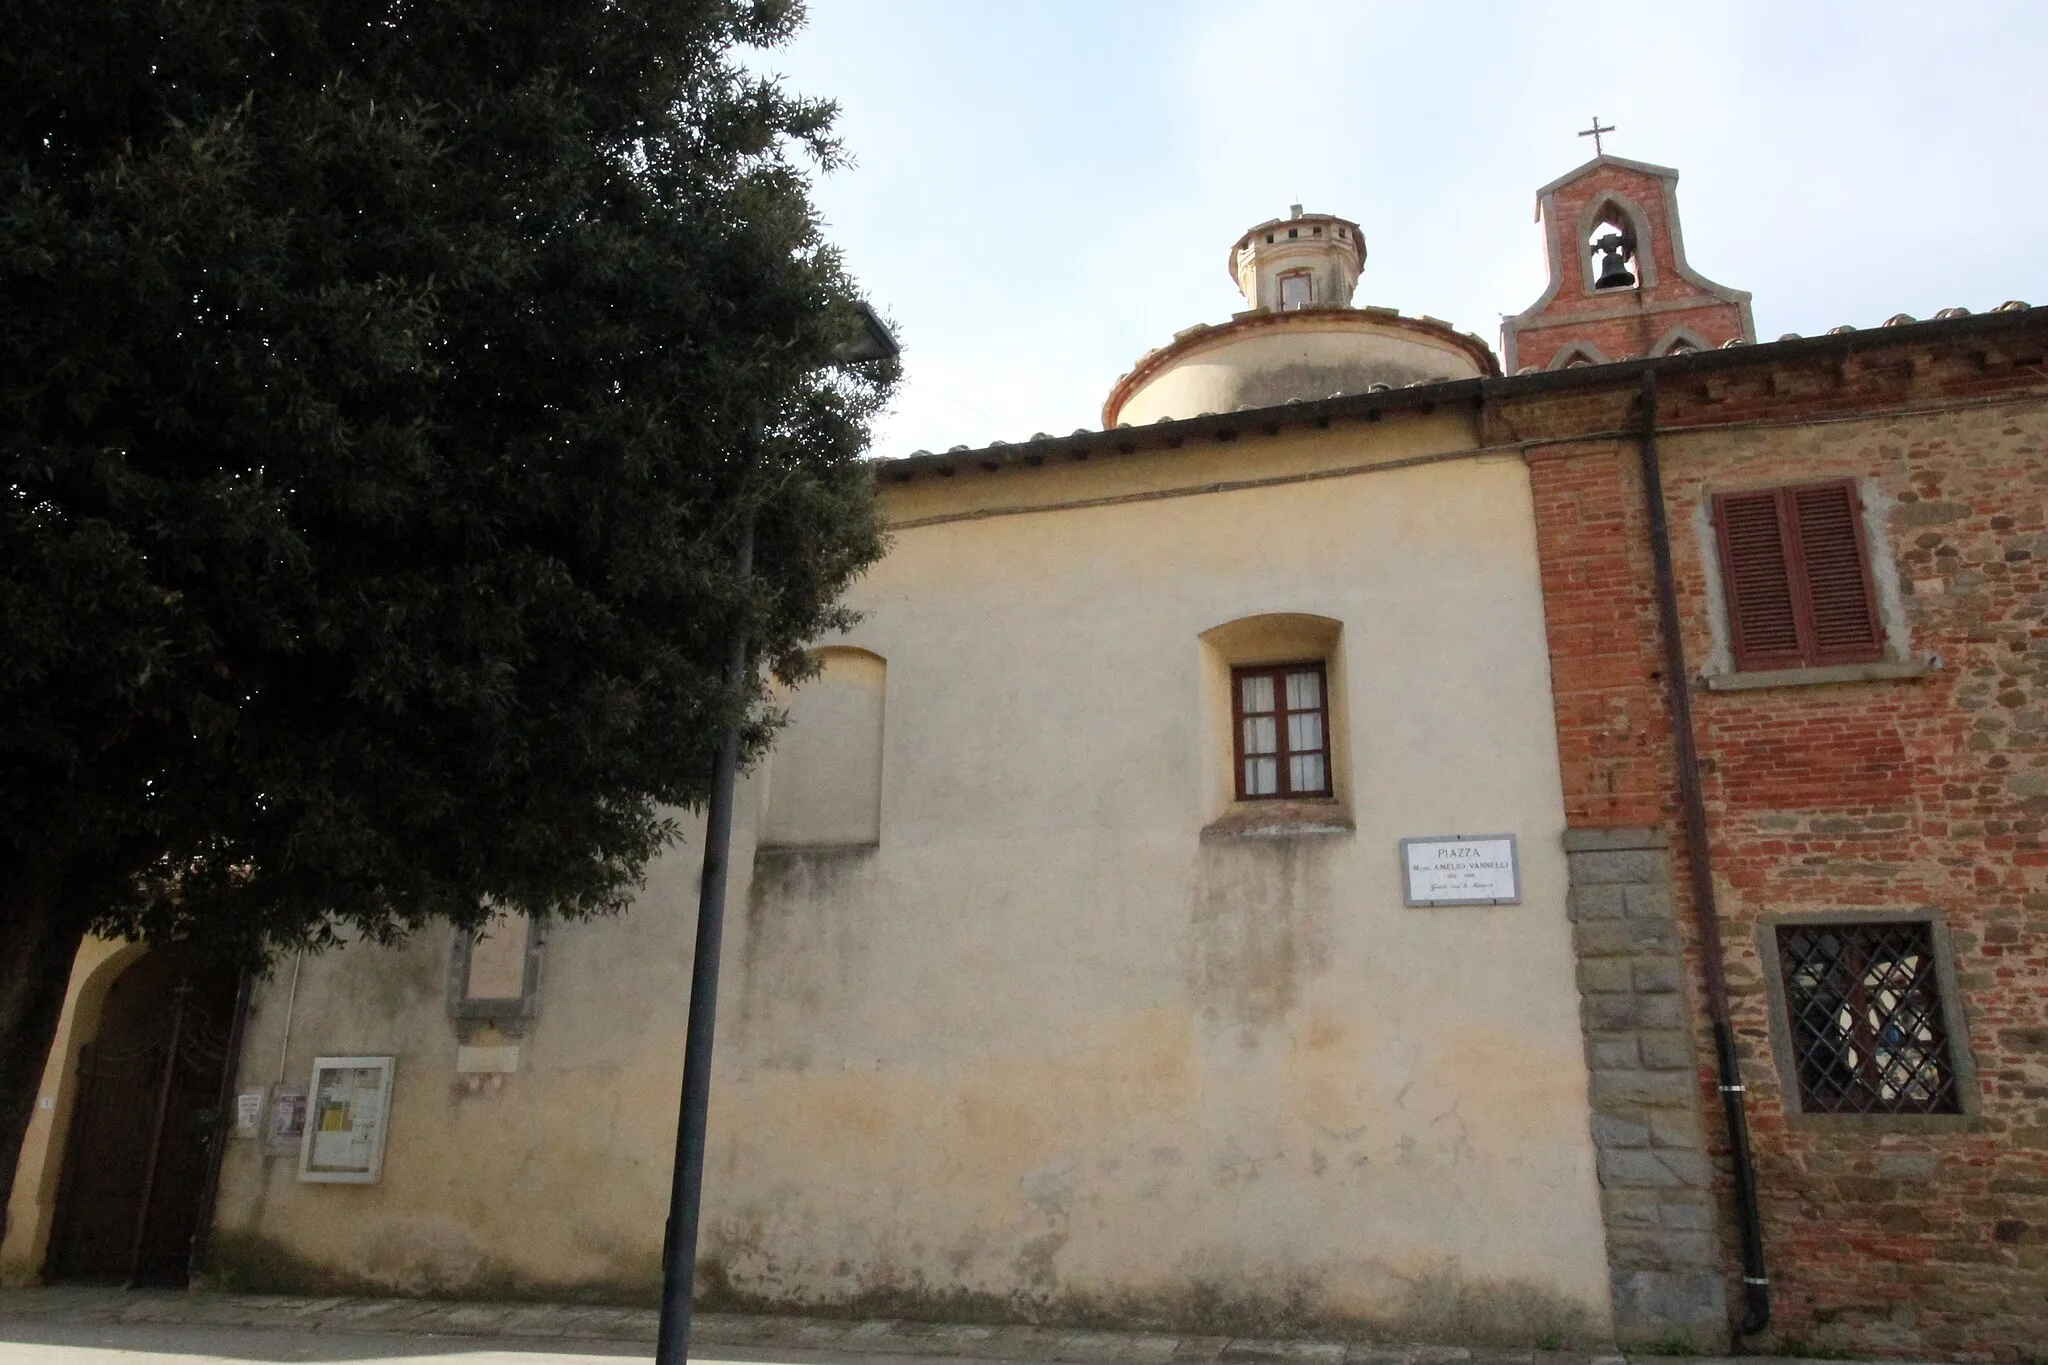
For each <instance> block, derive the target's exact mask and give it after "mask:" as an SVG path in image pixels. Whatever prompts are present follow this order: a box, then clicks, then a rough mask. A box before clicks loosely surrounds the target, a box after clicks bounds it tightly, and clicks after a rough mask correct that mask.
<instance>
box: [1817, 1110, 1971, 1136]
mask: <svg viewBox="0 0 2048 1365" xmlns="http://www.w3.org/2000/svg"><path fill="white" fill-rule="evenodd" d="M1785 1126H1786V1127H1787V1128H1789V1129H1792V1130H1794V1131H1796V1132H1806V1133H1838V1134H1840V1135H1842V1136H1844V1137H1851V1136H1863V1137H1875V1136H1878V1135H1881V1134H1885V1133H1900V1134H1912V1133H1921V1134H1932V1133H1974V1132H1978V1131H1980V1130H1981V1129H1982V1128H1983V1126H1984V1125H1983V1123H1982V1122H1981V1121H1980V1120H1979V1119H1978V1117H1977V1116H1976V1115H1975V1114H1799V1113H1787V1114H1786V1115H1785Z"/></svg>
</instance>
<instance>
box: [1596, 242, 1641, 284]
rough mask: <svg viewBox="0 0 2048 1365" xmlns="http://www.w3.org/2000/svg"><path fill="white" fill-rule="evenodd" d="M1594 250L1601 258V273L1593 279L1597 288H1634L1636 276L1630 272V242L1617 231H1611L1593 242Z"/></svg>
mask: <svg viewBox="0 0 2048 1365" xmlns="http://www.w3.org/2000/svg"><path fill="white" fill-rule="evenodd" d="M1593 252H1594V254H1595V255H1597V256H1598V257H1599V258H1600V274H1599V277H1598V278H1597V279H1595V280H1594V281H1593V287H1594V288H1595V289H1633V288H1635V284H1636V277H1635V276H1634V275H1631V274H1630V273H1629V269H1628V258H1629V249H1628V243H1627V242H1625V241H1623V240H1622V238H1621V236H1620V235H1619V234H1617V233H1609V234H1608V235H1607V236H1605V237H1602V238H1601V239H1600V240H1599V241H1597V242H1595V243H1593Z"/></svg>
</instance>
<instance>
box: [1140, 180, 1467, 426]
mask: <svg viewBox="0 0 2048 1365" xmlns="http://www.w3.org/2000/svg"><path fill="white" fill-rule="evenodd" d="M1364 267H1365V237H1364V234H1362V233H1361V232H1360V231H1359V230H1358V225H1357V224H1356V223H1353V222H1351V221H1349V220H1348V219H1344V218H1338V217H1335V216H1333V215H1331V214H1325V213H1310V214H1305V213H1303V212H1302V210H1301V205H1299V204H1296V205H1295V206H1294V208H1293V211H1292V212H1291V213H1290V215H1289V216H1288V217H1286V218H1275V219H1273V220H1272V221H1270V222H1265V223H1261V224H1259V225H1258V226H1257V227H1255V228H1251V229H1249V230H1248V231H1246V232H1245V234H1244V235H1243V236H1242V237H1240V238H1238V240H1237V244H1236V245H1235V246H1234V247H1232V248H1231V252H1230V274H1231V278H1232V279H1233V280H1234V281H1236V283H1237V286H1238V289H1239V291H1240V292H1242V293H1243V295H1244V298H1245V302H1246V303H1248V304H1249V305H1251V307H1250V309H1249V310H1248V311H1246V312H1243V313H1239V314H1237V315H1236V316H1235V317H1233V318H1232V319H1231V320H1230V321H1229V322H1226V323H1223V324H1221V325H1220V326H1214V327H1210V326H1197V327H1191V328H1189V329H1188V330H1187V331H1185V332H1182V333H1180V334H1179V335H1178V336H1176V337H1175V338H1174V339H1173V341H1172V342H1171V343H1169V344H1168V345H1166V346H1163V347H1161V348H1160V349H1158V350H1156V351H1153V352H1151V353H1150V354H1148V355H1146V356H1145V357H1144V358H1142V359H1141V360H1139V362H1138V363H1137V365H1136V367H1134V368H1133V369H1132V370H1131V372H1130V373H1129V374H1127V375H1125V376H1124V377H1123V378H1122V379H1120V380H1118V381H1117V385H1116V387H1115V388H1114V389H1113V390H1111V391H1110V395H1109V399H1108V401H1107V402H1105V403H1104V404H1103V406H1102V424H1103V426H1105V427H1111V426H1116V425H1117V424H1119V423H1125V424H1129V425H1132V426H1138V425H1142V424H1144V423H1147V422H1156V421H1159V420H1161V419H1162V418H1179V417H1198V416H1200V415H1202V414H1203V413H1207V412H1235V411H1237V410H1238V409H1240V408H1265V407H1275V406H1278V405H1279V404H1282V403H1291V402H1313V401H1315V400H1316V399H1321V398H1329V397H1332V396H1333V395H1336V394H1340V393H1365V392H1367V391H1369V390H1371V389H1374V388H1396V389H1397V388H1403V387H1406V386H1407V385H1410V384H1421V383H1434V382H1441V381H1444V380H1450V379H1474V378H1478V377H1479V376H1481V375H1490V374H1499V373H1500V366H1499V364H1498V363H1497V362H1496V361H1495V360H1494V356H1493V352H1492V350H1491V349H1489V348H1488V346H1487V345H1486V343H1485V342H1483V341H1481V340H1479V338H1477V337H1475V336H1471V335H1469V334H1467V333H1463V332H1459V331H1457V330H1456V329H1455V328H1453V327H1451V326H1450V325H1449V324H1448V323H1443V322H1439V321H1437V320H1436V319H1435V318H1404V317H1402V316H1401V315H1400V314H1399V313H1398V312H1396V311H1395V310H1393V309H1391V308H1353V307H1352V306H1351V295H1352V291H1353V290H1354V289H1355V288H1356V286H1357V283H1358V276H1359V273H1360V271H1362V270H1363V269H1364Z"/></svg>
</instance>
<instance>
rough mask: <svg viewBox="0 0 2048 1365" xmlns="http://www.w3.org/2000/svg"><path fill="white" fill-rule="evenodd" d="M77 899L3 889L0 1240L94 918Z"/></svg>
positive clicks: (42, 890) (40, 889)
mask: <svg viewBox="0 0 2048 1365" xmlns="http://www.w3.org/2000/svg"><path fill="white" fill-rule="evenodd" d="M53 893H54V894H53ZM70 899H71V898H70V897H67V896H65V895H64V894H62V892H60V891H57V890H56V888H55V887H53V886H51V884H50V883H49V882H44V883H43V884H42V885H41V886H22V885H19V884H16V885H13V886H7V885H0V1237H5V1236H6V1235H7V1205H8V1202H9V1200H10V1198H11V1196H12V1193H13V1189H14V1175H15V1165H16V1163H17V1162H19V1161H20V1159H21V1140H22V1136H23V1134H25V1133H26V1132H27V1131H28V1124H29V1120H30V1119H31V1118H32V1117H34V1115H35V1106H36V1096H37V1094H38V1093H39V1092H40V1091H41V1089H42V1083H43V1067H44V1065H45V1063H46V1062H47V1061H48V1060H49V1056H50V1042H51V1040H52V1039H53V1038H54V1037H55V1036H56V1033H57V1020H58V1019H59V1018H60V1017H62V1015H63V1013H64V995H65V992H66V990H67V988H68V987H69V985H70V982H71V963H72V961H73V959H75V958H76V957H77V956H78V947H79V945H80V944H81V943H83V942H85V930H86V926H87V925H88V924H89V923H90V922H91V918H92V916H91V910H90V908H89V907H81V906H78V905H75V904H68V903H67V901H69V900H70Z"/></svg>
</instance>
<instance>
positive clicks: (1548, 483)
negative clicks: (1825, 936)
mask: <svg viewBox="0 0 2048 1365" xmlns="http://www.w3.org/2000/svg"><path fill="white" fill-rule="evenodd" d="M1901 331H1902V333H1907V335H1901V336H1899V337H1898V339H1897V341H1896V342H1895V343H1893V344H1890V345H1873V346H1872V347H1870V348H1869V349H1867V350H1866V351H1865V352H1863V353H1861V354H1859V355H1852V356H1850V357H1849V358H1848V359H1846V360H1844V359H1841V358H1840V357H1835V358H1813V357H1809V358H1808V359H1806V360H1802V361H1799V362H1797V363H1789V362H1777V361H1774V360H1773V359H1772V352H1773V349H1774V348H1767V347H1758V348H1754V349H1753V350H1751V351H1750V352H1749V357H1750V360H1749V363H1748V364H1746V365H1745V366H1744V367H1743V368H1741V369H1740V370H1722V371H1718V372H1717V373H1715V374H1714V375H1713V376H1712V377H1709V378H1697V379H1693V378H1684V377H1678V376H1674V378H1673V380H1672V382H1669V383H1667V384H1666V385H1665V386H1664V389H1663V393H1662V398H1661V402H1660V424H1661V425H1662V426H1663V427H1664V428H1665V429H1666V431H1665V435H1664V436H1663V438H1662V440H1661V450H1662V456H1663V462H1664V477H1665V485H1666V493H1667V499H1668V503H1667V516H1668V518H1669V521H1670V524H1671V529H1672V539H1673V545H1672V549H1673V555H1674V558H1675V561H1676V570H1677V580H1678V582H1677V586H1678V592H1679V598H1680V608H1681V616H1682V619H1683V623H1684V633H1685V647H1686V654H1687V658H1688V661H1689V666H1690V668H1691V669H1692V670H1693V671H1694V672H1695V673H1697V672H1698V670H1699V669H1700V668H1701V666H1702V665H1703V664H1704V663H1706V662H1707V661H1709V660H1711V659H1713V658H1715V656H1716V648H1715V647H1716V643H1717V641H1716V638H1715V633H1714V614H1715V612H1716V610H1717V608H1716V606H1715V604H1714V602H1713V601H1712V600H1711V597H1710V592H1709V576H1710V571H1709V568H1708V562H1707V561H1708V556H1709V551H1708V547H1706V546H1703V545H1702V544H1701V543H1700V539H1699V534H1698V527H1699V524H1700V523H1699V520H1698V518H1697V517H1696V512H1697V509H1698V508H1699V507H1700V506H1701V505H1702V502H1703V500H1704V499H1705V498H1707V497H1708V496H1709V495H1710V494H1711V493H1712V492H1714V491H1718V490H1721V489H1726V488H1736V487H1760V486H1770V485H1773V484H1779V483H1789V482H1796V481H1805V480H1811V479H1820V478H1829V477H1841V476H1845V475H1847V476H1854V477H1856V478H1857V479H1859V480H1860V481H1862V486H1863V488H1864V490H1865V494H1866V497H1867V498H1869V499H1870V500H1871V501H1872V502H1873V503H1874V504H1875V505H1876V506H1877V507H1878V508H1879V509H1880V512H1881V523H1882V536H1883V539H1884V542H1885V543H1884V544H1883V545H1881V546H1873V550H1874V553H1875V554H1876V555H1878V556H1880V557H1885V558H1888V559H1889V560H1890V561H1891V562H1892V563H1893V564H1894V565H1895V566H1896V574H1897V580H1898V583H1899V590H1898V594H1897V596H1896V598H1895V600H1894V608H1895V613H1896V614H1897V615H1898V616H1900V617H1901V618H1902V620H1903V624H1904V627H1905V629H1906V632H1907V636H1908V642H1909V651H1908V652H1909V653H1910V654H1911V655H1913V656H1916V657H1924V656H1927V655H1935V656H1938V657H1939V659H1940V666H1939V667H1938V668H1936V669H1934V670H1933V671H1931V672H1928V673H1926V674H1925V675H1924V676H1920V677H1917V678H1910V679H1893V680H1889V681H1875V682H1854V683H1846V684H1843V683H1837V684H1834V685H1829V686H1803V687H1773V688H1765V689H1760V690H1753V691H1732V692H1711V691H1707V690H1705V689H1704V688H1702V687H1700V686H1699V685H1698V684H1697V683H1694V684H1693V694H1692V695H1693V703H1694V711H1695V721H1696V727H1697V734H1698V743H1699V752H1700V759H1701V771H1702V776H1703V782H1704V789H1705V795H1706V799H1707V803H1708V811H1709V823H1710V828H1711V830H1712V856H1713V859H1714V870H1715V878H1716V894H1717V897H1718V899H1719V908H1720V912H1721V917H1722V920H1721V934H1722V937H1723V940H1724V942H1725V946H1726V953H1725V962H1726V969H1727V972H1728V975H1729V980H1730V985H1731V992H1732V1010H1733V1018H1734V1023H1735V1027H1736V1030H1737V1036H1738V1039H1739V1044H1740V1048H1741V1051H1742V1055H1743V1066H1744V1071H1745V1079H1746V1081H1747V1082H1748V1084H1749V1086H1750V1090H1749V1095H1748V1102H1749V1113H1750V1121H1751V1125H1752V1129H1753V1137H1754V1142H1753V1146H1754V1150H1755V1154H1756V1158H1757V1163H1758V1175H1759V1184H1760V1191H1761V1205H1762V1212H1763V1218H1764V1236H1765V1245H1766V1250H1767V1253H1768V1257H1769V1260H1770V1269H1771V1274H1772V1279H1773V1291H1774V1300H1775V1305H1774V1306H1775V1311H1776V1321H1775V1330H1776V1333H1777V1335H1778V1340H1779V1341H1780V1342H1781V1343H1782V1342H1785V1341H1787V1340H1790V1341H1793V1342H1801V1341H1803V1342H1806V1343H1809V1344H1812V1345H1826V1346H1837V1347H1844V1348H1850V1349H1855V1350H1862V1351H1872V1352H1879V1353H1903V1354H1918V1355H1937V1356H1960V1355H1964V1354H1971V1353H1975V1354H1977V1355H1979V1356H1980V1357H1981V1356H1982V1355H1983V1354H1985V1353H1989V1354H1990V1355H1992V1356H1995V1357H1998V1358H2001V1359H2013V1358H2016V1357H2018V1356H2019V1354H2020V1353H2021V1352H2023V1351H2031V1352H2035V1353H2039V1352H2041V1351H2043V1350H2044V1349H2048V844H2044V840H2043V828H2044V823H2048V576H2044V572H2043V568H2042V565H2043V562H2044V561H2048V455H2044V451H2048V370H2043V368H2042V366H2041V361H2040V357H2039V352H2040V350H2041V344H2040V338H2041V336H2042V334H2043V332H2044V331H2048V328H2043V329H2036V330H2034V331H2032V332H2031V333H2028V334H2022V335H2020V336H2018V338H2017V339H2016V340H2015V339H2013V338H2012V336H2011V334H2008V335H2007V339H2006V340H2005V341H2003V342H2001V343H1999V344H1996V345H1972V344H1967V343H1961V344H1953V345H1943V346H1926V345H1920V346H1915V345H1914V344H1912V342H1911V338H1910V335H1909V334H1910V329H1901ZM2029 336H2031V337H2032V338H2033V340H2032V341H2031V342H2030V341H2029V340H2028V337H2029ZM2030 346H2031V348H2032V349H2029V347H2030ZM1632 396H1633V395H1632V392H1631V389H1630V387H1629V385H1628V384H1627V383H1623V384H1618V385H1617V386H1616V388H1615V389H1614V390H1613V391H1611V392H1609V393H1608V394H1606V395H1605V396H1604V398H1603V397H1601V396H1597V395H1587V394H1584V393H1581V394H1578V395H1576V396H1574V397H1572V398H1569V399H1565V398H1562V397H1559V398H1555V399H1538V398H1532V399H1530V400H1528V401H1527V402H1526V403H1525V404H1523V405H1521V406H1520V407H1519V408H1518V409H1517V410H1515V411H1511V412H1505V413H1503V414H1502V415H1501V421H1502V425H1503V426H1504V427H1507V428H1512V429H1513V430H1514V431H1515V432H1516V433H1517V434H1518V435H1519V436H1520V437H1521V438H1522V439H1524V440H1526V441H1529V442H1530V444H1529V445H1528V450H1529V457H1530V466H1531V472H1532V479H1533V482H1534V488H1535V497H1536V509H1537V517H1538V534H1539V542H1540V546H1541V552H1542V569H1543V575H1544V591H1545V603H1546V612H1547V616H1548V622H1549V628H1550V637H1551V650H1552V664H1553V670H1554V681H1555V688H1556V698H1557V702H1556V704H1557V719H1558V728H1559V742H1560V746H1561V751H1562V759H1563V773H1564V779H1565V798H1566V806H1567V811H1568V817H1569V820H1570V822H1571V824H1572V825H1574V826H1576V827H1588V826H1591V827H1598V826H1652V827H1661V828H1663V829H1664V830H1665V831H1667V833H1668V834H1669V836H1670V838H1671V840H1672V842H1673V846H1674V849H1676V850H1677V851H1678V853H1679V855H1680V859H1681V864H1680V866H1681V875H1680V880H1679V887H1680V897H1679V911H1680V914H1679V924H1680V927H1681V929H1682V932H1683V940H1684V951H1685V954H1686V959H1687V963H1688V969H1689V975H1690V989H1691V990H1692V993H1693V996H1694V998H1695V1000H1697V999H1698V998H1699V993H1700V991H1701V990H1702V984H1701V974H1700V970H1699V944H1698V942H1697V937H1696V935H1695V933H1694V932H1693V928H1692V925H1693V921H1692V911H1691V908H1690V906H1689V905H1686V904H1685V897H1684V895H1683V886H1684V881H1683V873H1682V866H1683V864H1682V859H1683V838H1682V832H1681V830H1680V828H1679V826H1678V823H1677V818H1676V817H1677V791H1676V787H1675V783H1674V772H1673V765H1672V758H1671V747H1670V736H1669V729H1668V717H1667V716H1666V713H1665V707H1664V699H1663V694H1662V691H1661V689H1662V679H1661V671H1662V667H1663V659H1662V653H1661V644H1660V642H1659V638H1658V633H1657V628H1656V608H1655V599H1654V595H1653V587H1652V579H1651V569H1650V560H1649V553H1648V548H1647V544H1646V542H1645V532H1644V516H1643V511H1642V501H1641V492H1640V483H1639V481H1638V477H1637V451H1636V447H1635V443H1634V442H1633V441H1627V440H1616V439H1613V438H1611V437H1610V438H1607V439H1604V440H1578V441H1570V440H1568V439H1567V438H1569V437H1570V436H1571V435H1572V434H1573V433H1575V432H1584V431H1609V432H1611V431H1614V430H1617V429H1625V428H1626V426H1627V425H1628V423H1629V420H1630V419H1629V414H1628V407H1629V403H1630V400H1631V399H1632ZM2014 400H2019V401H2014ZM1909 410H1916V411H1909ZM1546 437H1548V438H1549V439H1546ZM1866 911H1868V912H1897V911H1921V912H1931V913H1932V914H1933V915H1934V916H1935V917H1936V918H1937V919H1938V921H1939V922H1941V923H1943V924H1945V925H1946V928H1947V942H1948V943H1949V944H1950V946H1951V948H1952V952H1953V955H1954V962H1953V969H1954V970H1953V984H1954V986H1955V988H1956V991H1957V994H1958V995H1959V997H1960V1003H1961V1006H1962V1011H1961V1013H1962V1017H1963V1019H1964V1020H1965V1022H1966V1028H1967V1034H1968V1036H1967V1040H1966V1044H1967V1052H1966V1053H1965V1054H1964V1057H1963V1060H1964V1061H1965V1063H1967V1064H1973V1065H1974V1078H1973V1079H1971V1078H1967V1077H1966V1081H1967V1084H1966V1090H1967V1091H1968V1092H1969V1094H1968V1099H1969V1103H1968V1106H1967V1107H1968V1109H1969V1110H1970V1112H1968V1113H1966V1114H1964V1115H1962V1116H1959V1117H1940V1118H1929V1117H1917V1118H1870V1117H1862V1116H1834V1115H1802V1114H1799V1113H1797V1112H1796V1110H1797V1103H1796V1097H1790V1096H1787V1095H1786V1094H1785V1093H1784V1092H1783V1085H1782V1076H1781V1072H1780V1064H1781V1062H1782V1060H1783V1059H1782V1058H1780V1057H1779V1056H1777V1055H1776V1053H1775V1052H1774V1044H1773V1040H1772V1028H1771V1023H1772V1012H1773V1009H1774V1008H1775V1006H1774V1003H1773V999H1772V995H1771V992H1770V990H1769V989H1767V983H1766V982H1765V980H1764V976H1763V970H1764V969H1763V965H1762V962H1761V961H1760V957H1759V947H1758V945H1759V935H1760V934H1761V933H1763V932H1765V931H1766V930H1767V928H1768V925H1769V924H1770V923H1771V922H1773V921H1774V920H1775V919H1777V918H1779V917H1798V916H1801V915H1810V914H1817V913H1824V912H1842V913H1848V912H1866ZM1692 1026H1693V1036H1694V1042H1695V1049H1696V1051H1695V1056H1696V1058H1697V1059H1698V1060H1697V1064H1696V1066H1695V1082H1696V1085H1697V1087H1698V1090H1699V1096H1700V1099H1701V1101H1702V1104H1703V1105H1704V1104H1706V1103H1707V1102H1708V1101H1709V1100H1710V1099H1711V1096H1712V1090H1711V1086H1712V1083H1713V1080H1714V1077H1713V1073H1712V1061H1711V1049H1710V1048H1709V1047H1708V1046H1707V1035H1706V1033H1705V1029H1704V1011H1702V1010H1698V1009H1696V1010H1695V1011H1694V1017H1693V1020H1692ZM1717 1108H1718V1106H1714V1107H1712V1108H1708V1109H1707V1112H1708V1113H1709V1114H1715V1115H1716V1117H1714V1118H1712V1119H1710V1120H1709V1122H1708V1124H1707V1131H1708V1134H1709V1139H1710V1143H1719V1142H1720V1141H1721V1139H1722V1135H1721V1133H1720V1131H1719V1130H1720V1124H1719V1121H1718V1116H1717ZM1717 1155H1721V1156H1725V1153H1717ZM1723 1182H1724V1185H1725V1168H1724V1171H1723ZM1723 1226H1724V1232H1725V1230H1726V1229H1729V1228H1732V1226H1733V1220H1732V1218H1728V1217H1724V1218H1723ZM1723 1255H1724V1262H1723V1264H1724V1266H1725V1267H1726V1268H1727V1269H1728V1270H1729V1271H1730V1272H1731V1273H1732V1271H1733V1269H1734V1267H1735V1265H1736V1264H1737V1261H1736V1259H1735V1256H1734V1253H1733V1248H1732V1246H1731V1245H1726V1244H1724V1247H1723ZM1731 1301H1733V1296H1732V1295H1731Z"/></svg>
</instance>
